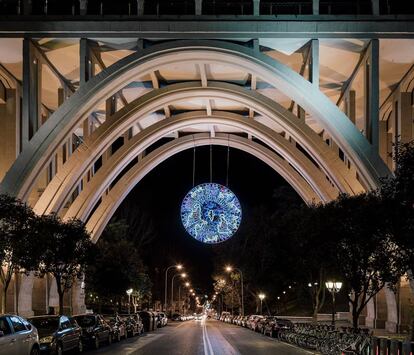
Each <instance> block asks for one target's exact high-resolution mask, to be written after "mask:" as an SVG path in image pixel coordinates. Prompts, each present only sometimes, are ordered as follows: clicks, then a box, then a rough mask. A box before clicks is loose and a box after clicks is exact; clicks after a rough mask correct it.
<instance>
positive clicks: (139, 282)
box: [86, 220, 151, 304]
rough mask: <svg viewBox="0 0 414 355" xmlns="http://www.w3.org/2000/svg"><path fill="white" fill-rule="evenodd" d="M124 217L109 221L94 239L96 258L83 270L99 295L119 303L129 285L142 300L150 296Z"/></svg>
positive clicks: (89, 283) (101, 297) (148, 286)
mask: <svg viewBox="0 0 414 355" xmlns="http://www.w3.org/2000/svg"><path fill="white" fill-rule="evenodd" d="M128 229H129V226H128V225H127V224H126V223H125V221H124V220H119V221H116V222H113V223H110V224H108V225H107V227H106V228H105V230H104V232H103V233H102V236H101V237H100V238H99V241H98V243H97V253H96V258H95V262H94V263H93V264H91V265H90V266H89V267H88V269H87V273H86V278H87V284H88V287H90V288H91V290H92V291H94V292H96V293H98V294H99V296H100V299H105V298H110V299H115V300H116V302H117V303H118V304H120V302H121V299H122V298H123V297H124V296H125V291H126V290H127V289H129V288H133V289H134V290H137V291H139V293H140V295H139V296H140V297H141V298H142V299H141V301H144V300H148V299H149V298H150V293H151V292H150V290H148V288H150V287H151V283H150V280H149V278H148V276H147V275H146V272H145V268H144V265H143V263H142V260H141V257H140V254H139V252H138V249H137V247H136V246H135V245H134V243H133V242H132V241H131V240H130V239H129V236H128V233H127V231H128Z"/></svg>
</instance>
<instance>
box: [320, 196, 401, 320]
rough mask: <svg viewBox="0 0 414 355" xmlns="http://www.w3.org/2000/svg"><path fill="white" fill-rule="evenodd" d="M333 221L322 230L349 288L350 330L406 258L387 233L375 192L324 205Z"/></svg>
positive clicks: (395, 279) (396, 277)
mask: <svg viewBox="0 0 414 355" xmlns="http://www.w3.org/2000/svg"><path fill="white" fill-rule="evenodd" d="M325 208H327V209H330V210H331V212H332V214H331V216H332V217H331V218H332V219H333V220H334V221H336V223H334V224H328V225H329V228H328V230H327V231H326V232H327V233H328V235H330V236H331V238H333V239H334V240H335V256H336V258H337V266H338V271H339V273H340V274H341V276H342V278H343V280H344V281H345V286H347V287H348V289H349V291H350V292H349V294H348V301H349V302H350V304H351V306H352V321H353V326H354V328H357V327H358V319H359V316H360V314H361V312H362V310H363V309H364V308H365V306H366V305H367V304H368V302H369V301H370V300H371V299H372V298H373V297H374V296H375V295H376V294H377V293H378V292H379V291H380V290H382V289H383V288H384V287H386V286H387V287H392V286H393V285H395V284H396V283H397V282H398V281H399V279H400V278H401V276H403V275H404V274H405V273H406V272H407V270H408V267H409V255H407V253H406V252H405V250H404V249H403V248H401V247H400V246H399V245H398V244H397V243H396V242H395V240H394V238H393V236H392V234H391V233H390V227H389V226H390V225H389V216H388V213H387V212H388V209H387V208H386V206H385V204H384V203H383V200H382V198H381V197H380V196H379V195H378V194H377V193H375V192H370V193H365V194H361V195H358V196H353V197H349V196H345V195H341V196H340V197H339V198H338V199H337V200H335V201H333V202H331V203H329V204H327V205H326V207H325Z"/></svg>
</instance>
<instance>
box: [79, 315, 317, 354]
mask: <svg viewBox="0 0 414 355" xmlns="http://www.w3.org/2000/svg"><path fill="white" fill-rule="evenodd" d="M87 354H88V355H89V354H90V355H92V354H108V355H109V354H125V355H132V354H139V355H268V354H269V355H270V354H272V355H273V354H280V355H309V354H312V353H311V352H309V351H306V350H302V349H298V348H296V347H293V346H291V345H288V344H284V343H281V342H279V341H277V340H275V339H271V338H269V337H267V336H264V335H261V334H258V333H254V332H252V331H250V330H248V329H244V328H241V327H238V326H235V325H231V324H226V323H222V322H219V321H216V320H208V321H195V320H191V321H186V322H183V323H177V322H175V323H170V324H169V325H168V326H167V327H164V328H162V329H158V330H156V331H155V332H150V333H146V334H144V335H142V336H140V337H134V338H130V339H127V340H122V341H121V342H120V343H115V344H112V345H111V346H103V347H102V348H100V349H99V350H90V351H87Z"/></svg>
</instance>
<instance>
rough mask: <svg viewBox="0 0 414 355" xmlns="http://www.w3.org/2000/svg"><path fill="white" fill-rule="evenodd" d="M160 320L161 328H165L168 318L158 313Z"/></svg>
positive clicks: (162, 313)
mask: <svg viewBox="0 0 414 355" xmlns="http://www.w3.org/2000/svg"><path fill="white" fill-rule="evenodd" d="M159 315H160V318H161V327H165V326H166V325H167V324H168V317H167V315H166V314H165V313H164V312H160V313H159Z"/></svg>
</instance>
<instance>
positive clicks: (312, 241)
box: [277, 204, 337, 322]
mask: <svg viewBox="0 0 414 355" xmlns="http://www.w3.org/2000/svg"><path fill="white" fill-rule="evenodd" d="M329 214H330V210H329V209H327V208H325V206H324V205H322V204H320V205H313V206H309V207H308V206H303V207H301V208H298V209H293V210H291V211H290V212H288V213H287V214H286V215H285V216H284V218H283V219H281V220H280V221H279V222H278V225H277V227H278V228H279V229H281V230H282V231H283V238H284V239H286V240H287V241H288V243H286V244H287V245H288V249H287V253H288V255H289V256H290V257H289V258H286V263H287V265H286V267H287V269H288V270H289V272H290V278H291V279H292V281H295V282H296V283H297V284H298V285H303V286H304V287H306V288H307V291H308V293H309V294H310V296H311V300H312V309H313V312H312V316H313V319H314V321H315V322H316V321H317V315H318V313H319V311H320V310H321V309H322V307H323V305H324V303H325V292H326V288H325V281H326V277H327V275H330V276H334V274H335V271H336V270H335V269H336V259H335V258H334V255H333V254H332V250H333V247H334V243H333V239H332V237H331V236H330V235H329V234H328V233H327V232H326V230H327V228H328V224H330V223H332V222H334V221H333V219H332V216H330V215H329ZM334 223H337V221H335V222H334Z"/></svg>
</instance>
